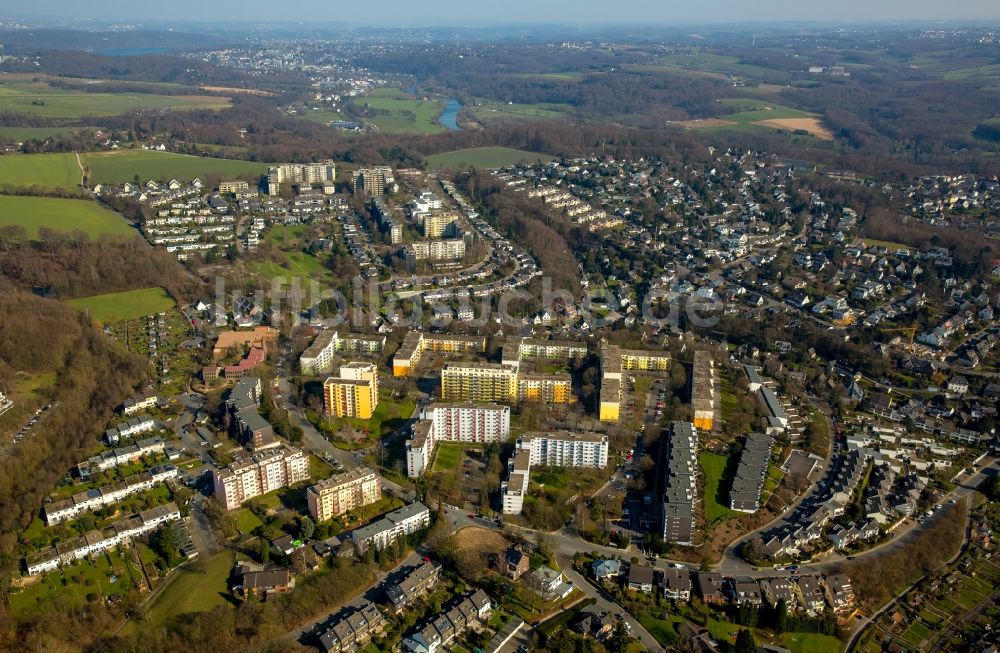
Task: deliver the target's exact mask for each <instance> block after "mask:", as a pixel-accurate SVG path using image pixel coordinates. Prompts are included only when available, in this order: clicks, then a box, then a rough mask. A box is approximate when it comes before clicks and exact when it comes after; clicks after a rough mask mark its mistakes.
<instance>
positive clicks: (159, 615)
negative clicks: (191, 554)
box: [126, 551, 233, 632]
mask: <svg viewBox="0 0 1000 653" xmlns="http://www.w3.org/2000/svg"><path fill="white" fill-rule="evenodd" d="M232 568H233V554H232V553H231V552H229V551H223V552H221V553H217V554H215V555H214V556H212V557H211V558H208V560H207V561H206V562H203V563H198V564H195V565H191V566H185V567H181V568H180V569H177V570H176V571H174V572H173V573H172V575H171V576H170V577H169V578H168V579H167V580H166V581H164V582H166V583H169V585H167V586H166V587H164V588H162V590H160V593H159V594H158V595H157V596H156V597H155V598H154V599H153V601H152V603H150V604H149V606H148V607H147V608H146V610H145V613H144V615H143V620H142V623H141V624H140V623H137V622H135V621H133V622H130V623H129V625H128V626H127V628H126V632H138V631H140V630H145V629H146V628H158V627H159V626H162V625H164V624H166V623H167V622H168V621H170V620H171V619H173V618H175V617H178V616H180V615H183V614H187V613H191V612H206V611H208V610H211V609H212V608H214V607H215V606H217V605H224V604H225V603H226V602H227V598H226V597H227V596H228V594H229V587H228V582H227V581H228V579H229V573H230V571H231V570H232Z"/></svg>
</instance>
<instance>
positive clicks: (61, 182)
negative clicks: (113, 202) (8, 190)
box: [0, 152, 81, 188]
mask: <svg viewBox="0 0 1000 653" xmlns="http://www.w3.org/2000/svg"><path fill="white" fill-rule="evenodd" d="M80 176H81V171H80V166H79V165H78V164H77V162H76V155H75V154H73V153H72V152H61V153H58V154H6V155H4V156H0V185H9V186H41V187H43V188H74V187H76V186H78V185H79V184H80Z"/></svg>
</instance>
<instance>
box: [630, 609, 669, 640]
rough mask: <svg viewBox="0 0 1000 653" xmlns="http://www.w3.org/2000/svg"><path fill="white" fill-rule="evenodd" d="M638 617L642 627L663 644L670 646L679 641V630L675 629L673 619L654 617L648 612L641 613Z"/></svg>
mask: <svg viewBox="0 0 1000 653" xmlns="http://www.w3.org/2000/svg"><path fill="white" fill-rule="evenodd" d="M638 619H639V623H640V624H642V627H643V628H645V629H646V630H648V631H649V634H650V635H652V636H653V637H655V638H656V641H658V642H659V643H660V644H662V645H663V646H670V645H671V644H673V643H674V642H676V641H677V631H676V630H675V629H674V622H673V621H668V620H666V619H660V618H659V617H654V616H652V615H651V614H649V613H647V612H643V613H642V614H640V615H639V617H638Z"/></svg>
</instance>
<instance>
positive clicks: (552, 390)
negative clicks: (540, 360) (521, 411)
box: [517, 374, 573, 404]
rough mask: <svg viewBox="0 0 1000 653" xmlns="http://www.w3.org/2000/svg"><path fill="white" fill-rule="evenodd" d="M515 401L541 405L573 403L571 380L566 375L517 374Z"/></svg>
mask: <svg viewBox="0 0 1000 653" xmlns="http://www.w3.org/2000/svg"><path fill="white" fill-rule="evenodd" d="M517 400H518V401H528V402H533V403H543V404H568V403H571V402H572V401H573V380H572V379H571V378H570V376H569V375H568V374H519V375H518V377H517Z"/></svg>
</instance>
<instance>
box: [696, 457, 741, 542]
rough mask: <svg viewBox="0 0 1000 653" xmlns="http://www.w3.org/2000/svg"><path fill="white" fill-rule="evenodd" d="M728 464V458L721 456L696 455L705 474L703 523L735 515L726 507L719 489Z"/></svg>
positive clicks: (722, 493) (725, 501)
mask: <svg viewBox="0 0 1000 653" xmlns="http://www.w3.org/2000/svg"><path fill="white" fill-rule="evenodd" d="M728 463H729V457H728V456H723V455H722V454H717V453H711V452H709V451H703V452H701V453H700V454H698V464H699V465H701V469H702V471H703V472H704V473H705V521H706V522H708V523H709V524H713V523H715V522H717V521H719V520H720V519H725V518H726V517H728V516H730V515H734V514H736V513H735V512H734V511H732V510H730V509H729V507H728V506H727V505H726V504H727V497H726V496H725V492H723V491H722V490H721V489H720V487H721V486H722V485H723V483H722V480H723V476H724V475H725V472H726V466H727V464H728Z"/></svg>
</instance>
